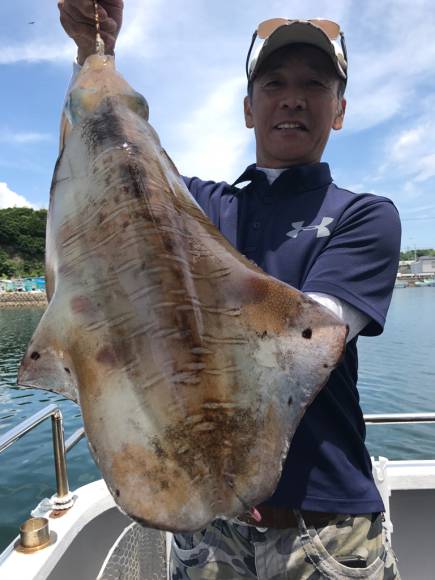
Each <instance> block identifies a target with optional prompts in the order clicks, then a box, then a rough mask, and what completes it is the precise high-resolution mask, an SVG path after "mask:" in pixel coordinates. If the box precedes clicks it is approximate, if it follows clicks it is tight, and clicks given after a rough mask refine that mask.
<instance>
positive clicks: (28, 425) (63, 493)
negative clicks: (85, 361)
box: [0, 405, 84, 509]
mask: <svg viewBox="0 0 435 580" xmlns="http://www.w3.org/2000/svg"><path fill="white" fill-rule="evenodd" d="M48 418H51V428H52V441H53V455H54V469H55V473H56V494H55V495H54V497H53V502H54V507H55V509H67V508H68V507H70V506H71V505H72V494H71V492H70V490H69V484H68V474H67V467H66V453H67V452H68V451H69V450H70V449H72V448H73V447H74V445H76V444H77V443H78V442H79V441H80V439H81V438H82V437H83V436H84V429H77V431H75V432H74V433H73V434H72V435H71V437H69V438H68V439H67V441H65V438H64V430H63V417H62V412H61V410H60V409H59V407H57V405H47V407H44V408H43V409H41V410H40V411H38V412H37V413H35V414H34V415H32V416H31V417H29V418H28V419H25V420H24V421H22V422H21V423H19V424H18V425H16V426H15V427H13V428H12V429H9V431H6V433H4V434H3V435H1V436H0V453H2V451H5V450H6V449H8V448H9V447H10V446H11V445H12V444H13V443H15V442H17V441H18V440H19V439H21V438H22V437H24V435H26V434H27V433H29V432H30V431H32V430H33V429H34V428H35V427H37V426H38V425H40V424H41V423H43V422H44V421H45V420H46V419H48Z"/></svg>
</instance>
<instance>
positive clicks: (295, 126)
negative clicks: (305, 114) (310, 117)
mask: <svg viewBox="0 0 435 580" xmlns="http://www.w3.org/2000/svg"><path fill="white" fill-rule="evenodd" d="M275 129H279V130H282V129H297V130H299V131H307V128H306V126H305V125H304V124H303V123H299V122H298V121H286V122H284V123H278V125H275Z"/></svg>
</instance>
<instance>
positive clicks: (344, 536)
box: [170, 512, 400, 580]
mask: <svg viewBox="0 0 435 580" xmlns="http://www.w3.org/2000/svg"><path fill="white" fill-rule="evenodd" d="M295 514H296V516H297V518H298V522H299V525H298V528H288V529H285V530H278V529H272V528H269V529H265V528H260V529H257V528H255V527H253V526H247V525H242V524H238V523H235V521H224V520H216V521H214V522H213V523H212V524H210V525H209V526H208V527H207V528H205V529H204V530H201V531H199V532H195V533H193V534H175V535H174V538H173V543H172V549H171V561H170V571H171V573H170V578H171V579H172V580H207V579H210V580H211V579H213V580H235V579H237V578H258V579H260V580H284V579H291V580H304V579H310V580H317V579H321V578H333V579H343V578H369V579H370V580H381V579H383V580H390V579H393V578H394V579H400V576H399V572H398V570H397V565H396V560H395V557H394V554H393V552H392V550H391V547H390V546H389V544H388V542H387V540H386V538H385V533H384V530H383V525H382V524H383V516H382V514H380V515H379V516H378V517H377V518H376V519H374V521H372V517H371V516H370V515H363V516H350V515H339V516H337V518H336V519H335V520H333V521H331V523H330V524H329V525H327V526H325V527H319V528H317V529H315V528H312V527H307V526H306V525H305V522H304V520H303V518H302V516H301V515H300V514H299V512H295Z"/></svg>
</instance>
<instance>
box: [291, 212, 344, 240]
mask: <svg viewBox="0 0 435 580" xmlns="http://www.w3.org/2000/svg"><path fill="white" fill-rule="evenodd" d="M333 221H334V218H331V217H324V218H322V221H321V222H320V224H319V225H318V226H306V227H305V228H304V227H303V225H304V222H292V228H294V229H292V230H290V231H289V232H287V233H286V236H288V237H289V238H297V237H298V235H299V234H300V233H301V232H302V231H304V232H308V231H311V230H317V236H316V238H326V237H327V236H329V235H331V232H330V230H329V229H328V228H327V227H326V226H329V224H331V223H332V222H333Z"/></svg>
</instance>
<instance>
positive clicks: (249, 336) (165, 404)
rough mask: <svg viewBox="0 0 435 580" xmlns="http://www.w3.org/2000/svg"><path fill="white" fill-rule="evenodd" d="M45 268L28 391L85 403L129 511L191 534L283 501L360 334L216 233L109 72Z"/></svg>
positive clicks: (81, 83) (68, 158) (75, 150)
mask: <svg viewBox="0 0 435 580" xmlns="http://www.w3.org/2000/svg"><path fill="white" fill-rule="evenodd" d="M46 262H47V264H46V270H47V283H48V298H49V305H48V308H47V310H46V312H45V313H44V316H43V318H42V319H41V321H40V324H39V326H38V328H37V329H36V331H35V334H34V336H33V338H32V340H31V342H30V345H29V347H28V351H27V353H26V355H25V356H24V359H23V362H22V364H21V368H20V371H19V378H18V382H19V384H21V385H27V386H31V387H39V388H42V389H48V390H52V391H56V392H58V393H60V394H62V395H64V396H66V397H69V398H71V399H72V400H75V401H77V402H79V403H80V406H81V410H82V414H83V420H84V425H85V430H86V434H87V437H88V440H89V443H90V447H91V449H92V452H93V454H94V457H95V459H96V461H97V463H98V465H99V467H100V469H101V473H102V475H103V477H104V479H105V481H106V483H107V485H108V487H109V489H110V490H111V492H112V494H113V496H114V498H115V500H116V502H117V504H118V505H119V507H120V508H121V509H122V510H123V511H124V512H126V513H127V514H129V515H130V516H131V517H132V518H134V519H136V520H138V521H140V522H142V523H143V524H145V525H147V526H151V527H155V528H160V529H164V530H171V531H188V530H196V529H199V528H201V527H204V526H205V525H206V524H207V523H208V522H210V521H211V520H213V519H215V518H216V517H226V518H230V517H233V516H236V515H237V514H240V513H242V512H245V511H246V510H247V508H248V507H249V506H255V505H256V504H258V503H260V502H261V501H263V500H265V499H266V498H267V497H269V496H270V495H271V494H272V493H273V491H274V489H275V487H276V484H277V482H278V480H279V477H280V473H281V468H282V463H283V460H284V458H285V456H286V453H287V450H288V447H289V443H290V441H291V438H292V436H293V434H294V432H295V430H296V428H297V426H298V424H299V422H300V420H301V418H302V416H303V414H304V412H305V410H306V408H307V406H308V405H309V404H310V402H311V401H312V400H313V398H314V397H315V396H316V394H317V393H318V392H319V390H320V389H321V387H322V386H323V385H324V384H325V382H326V381H327V380H328V377H329V374H330V372H331V371H332V370H333V368H334V367H335V366H336V365H337V363H338V361H339V359H340V357H341V355H342V352H343V348H344V343H345V337H346V333H347V329H346V327H345V326H344V325H343V324H342V323H341V322H340V321H339V320H338V319H337V318H336V317H334V316H333V315H332V314H330V313H329V312H328V311H327V310H326V309H324V308H323V307H322V306H320V305H318V304H317V303H315V302H313V301H312V300H311V299H309V298H308V297H306V296H305V295H304V294H302V293H301V292H299V291H297V290H295V289H294V288H291V287H289V286H287V285H286V284H284V283H282V282H280V281H278V280H276V279H274V278H272V277H271V276H268V275H267V274H265V273H264V272H263V271H262V270H260V269H259V268H258V267H256V266H255V265H254V264H253V263H252V262H250V261H249V260H247V259H246V258H245V257H243V256H242V255H241V254H239V253H238V252H237V251H236V250H235V249H234V248H233V247H232V246H231V245H230V244H229V242H228V241H227V240H226V239H225V238H224V237H223V236H222V234H221V233H220V232H219V231H218V230H217V229H216V228H215V226H214V225H212V223H211V222H210V221H209V220H208V219H207V217H206V216H205V215H204V213H203V212H202V210H201V209H200V208H199V207H198V205H197V204H196V202H195V201H194V199H193V198H192V196H191V195H190V193H189V191H188V190H187V188H186V187H185V185H184V183H183V181H182V179H181V178H180V175H179V174H178V171H177V170H176V168H175V166H174V165H173V163H172V162H171V160H170V159H169V157H168V156H167V154H166V153H165V151H164V150H163V149H162V146H161V144H160V141H159V138H158V136H157V134H156V132H155V131H154V129H153V128H152V127H151V125H150V124H149V123H148V106H147V104H146V101H145V99H144V98H143V97H142V96H141V95H139V94H138V93H136V92H135V91H134V90H133V89H132V88H131V87H130V86H129V85H128V83H127V82H126V81H125V80H124V79H122V77H121V76H120V75H119V74H118V73H117V72H116V70H115V66H114V60H113V58H112V57H109V56H100V55H93V56H91V57H89V58H88V59H87V61H86V62H85V64H84V66H83V68H82V70H81V72H80V74H79V75H78V78H77V80H76V82H75V84H74V86H73V88H72V91H71V95H70V98H69V100H68V103H67V106H66V110H65V115H64V119H63V123H62V130H61V150H60V154H59V158H58V161H57V164H56V168H55V172H54V176H53V181H52V188H51V195H50V208H49V216H48V224H47V251H46Z"/></svg>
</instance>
